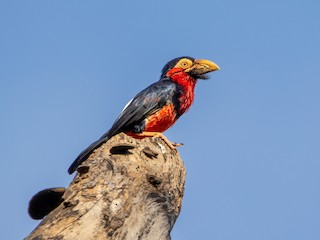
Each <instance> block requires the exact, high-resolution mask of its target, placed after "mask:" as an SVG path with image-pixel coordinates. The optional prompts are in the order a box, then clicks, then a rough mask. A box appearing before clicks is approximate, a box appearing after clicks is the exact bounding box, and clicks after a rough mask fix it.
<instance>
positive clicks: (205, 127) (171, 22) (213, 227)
mask: <svg viewBox="0 0 320 240" xmlns="http://www.w3.org/2000/svg"><path fill="white" fill-rule="evenodd" d="M319 11H320V4H319V1H315V0H314V1H312V0H310V1H308V0H307V1H295V0H290V1H289V0H283V1H281V0H280V1H279V0H269V1H254V0H242V1H236V0H225V1H215V0H207V1H195V0H193V1H190V0H184V1H177V0H175V1H174V0H171V1H170V0H162V1H141V0H136V1H131V0H130V1H129V0H123V1H102V0H96V1H81V0H72V1H71V0H70V1H40V0H38V1H34V0H30V1H14V0H12V1H6V0H4V1H1V3H0V30H1V36H0V89H1V94H0V109H1V118H0V123H1V124H0V132H1V137H0V148H1V170H2V171H1V174H0V181H1V183H2V184H1V185H2V186H1V190H2V191H1V199H0V203H1V204H0V208H1V209H0V210H1V216H0V226H1V231H0V239H9V240H10V239H22V238H23V237H24V236H26V235H28V234H29V233H30V232H31V231H32V230H33V229H34V228H35V227H36V225H37V224H38V223H39V221H34V220H31V219H30V218H29V217H28V215H27V205H28V201H29V199H30V197H31V196H32V195H33V194H35V193H36V192H37V191H39V190H42V189H44V188H47V187H58V186H68V184H69V183H70V182H71V180H72V177H73V176H70V175H68V174H67V168H68V167H69V165H70V164H71V162H72V161H73V160H74V158H75V157H76V156H77V154H78V153H79V152H81V151H82V150H83V149H84V148H85V147H87V146H88V145H89V144H90V143H91V142H93V141H94V140H96V139H97V138H98V137H100V136H101V135H102V134H103V133H104V132H105V131H106V130H108V128H109V127H110V126H111V124H112V123H113V121H114V120H115V118H116V117H117V116H118V114H119V112H120V111H121V110H122V108H123V106H124V105H125V104H126V102H127V101H128V100H129V99H131V98H132V97H133V96H134V95H135V94H136V93H137V92H139V91H140V90H142V89H143V88H145V87H146V86H148V85H149V84H151V83H153V82H154V81H156V80H158V78H159V75H160V70H161V69H162V67H163V66H164V64H165V63H166V62H167V61H169V60H171V59H172V58H175V57H178V56H183V55H189V56H192V57H195V58H206V59H210V60H213V61H215V62H216V63H218V64H219V65H220V67H221V71H218V72H214V73H213V74H211V76H212V77H211V79H210V80H208V81H201V82H199V83H198V85H197V88H196V99H195V103H194V105H193V107H192V108H191V110H190V111H189V112H188V113H187V114H185V115H184V116H182V117H181V118H180V120H179V121H178V122H177V123H176V125H175V126H174V127H173V128H171V129H170V130H168V131H167V132H166V136H167V137H168V138H169V139H170V140H172V141H176V142H183V143H184V144H185V146H184V147H182V148H179V151H180V153H181V156H182V158H183V160H184V162H185V165H186V168H187V181H186V189H185V197H184V200H183V208H182V212H181V214H180V217H179V218H178V221H177V223H176V225H175V226H174V230H173V233H172V239H173V240H196V239H212V240H234V239H237V240H270V239H272V240H283V239H290V240H301V239H308V240H318V239H320V174H319V171H320V144H319V143H320V125H319V122H320V107H319V104H320V94H319V92H320V74H319V69H320V44H319V43H320V14H319Z"/></svg>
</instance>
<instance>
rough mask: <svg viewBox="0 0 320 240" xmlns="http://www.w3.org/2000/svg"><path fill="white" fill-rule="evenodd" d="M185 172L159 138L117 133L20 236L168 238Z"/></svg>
mask: <svg viewBox="0 0 320 240" xmlns="http://www.w3.org/2000/svg"><path fill="white" fill-rule="evenodd" d="M185 174H186V172H185V168H184V165H183V162H182V160H181V159H180V156H179V153H178V152H177V151H176V150H171V149H170V148H169V147H168V146H167V145H166V144H165V143H164V141H162V140H161V139H151V138H145V139H142V140H137V139H134V138H131V137H129V136H127V135H125V134H119V135H117V136H115V137H113V138H111V139H110V140H109V141H108V142H107V143H105V144H103V145H102V146H101V147H100V148H98V149H96V150H95V151H94V152H93V153H92V154H91V156H90V157H89V158H88V159H87V160H86V161H85V162H84V163H83V164H82V165H81V166H80V167H79V168H78V169H77V174H76V176H75V177H74V179H73V181H72V182H71V184H70V185H69V187H68V188H67V189H66V191H65V193H64V195H63V199H62V200H63V202H62V203H61V204H60V205H59V206H58V207H57V208H55V209H54V210H53V211H52V212H50V213H49V214H48V215H47V216H46V217H45V218H44V219H43V220H42V222H41V223H40V224H39V225H38V227H37V228H36V229H35V230H34V231H33V232H32V233H31V234H30V235H29V236H27V237H26V238H25V239H27V240H30V239H37V240H40V239H66V240H67V239H72V240H74V239H86V240H90V239H95V240H99V239H101V240H102V239H108V240H120V239H121V240H136V239H137V240H138V239H139V240H168V239H170V231H171V229H172V227H173V225H174V223H175V221H176V219H177V217H178V215H179V213H180V209H181V202H182V198H183V192H184V182H185Z"/></svg>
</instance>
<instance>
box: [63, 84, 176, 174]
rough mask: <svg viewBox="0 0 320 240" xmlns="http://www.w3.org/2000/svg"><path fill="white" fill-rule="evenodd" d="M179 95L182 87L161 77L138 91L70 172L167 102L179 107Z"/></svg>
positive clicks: (72, 165)
mask: <svg viewBox="0 0 320 240" xmlns="http://www.w3.org/2000/svg"><path fill="white" fill-rule="evenodd" d="M179 96H180V87H179V86H178V85H177V84H176V83H174V82H172V81H171V80H170V79H161V81H158V82H155V83H153V84H152V85H150V86H149V87H147V88H146V89H144V90H143V91H141V92H140V93H138V94H137V95H136V96H135V97H134V98H133V99H132V100H131V101H130V102H129V103H128V104H127V106H126V107H125V108H124V109H123V110H122V112H121V114H120V115H119V117H118V118H117V119H116V121H115V122H114V124H113V125H112V127H111V129H110V130H109V131H108V132H106V133H105V134H103V135H102V136H101V138H100V139H98V140H97V141H95V142H94V143H92V144H91V145H90V146H89V147H87V148H86V149H85V150H83V151H82V152H81V153H80V154H79V156H78V157H77V158H76V159H75V160H74V161H73V163H72V164H71V166H70V167H69V169H68V172H69V173H70V174H71V173H73V172H74V171H75V170H76V168H77V167H78V166H79V165H80V164H81V163H82V162H83V161H85V160H86V159H87V158H88V157H89V156H90V154H91V153H92V152H93V151H94V150H95V149H96V148H98V147H100V146H101V145H102V144H103V143H105V142H107V141H108V140H109V138H111V137H112V136H114V135H116V134H118V133H120V132H123V131H135V130H136V129H135V127H136V126H140V125H141V124H143V122H144V120H145V119H146V118H147V117H148V116H150V115H152V114H153V113H155V112H157V111H158V110H160V109H161V108H162V107H163V106H165V105H166V104H169V103H174V104H175V106H176V107H179V101H178V98H179Z"/></svg>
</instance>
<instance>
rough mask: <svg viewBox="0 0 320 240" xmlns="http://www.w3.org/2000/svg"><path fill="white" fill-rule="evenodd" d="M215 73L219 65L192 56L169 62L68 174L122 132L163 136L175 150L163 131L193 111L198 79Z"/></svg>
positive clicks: (130, 102)
mask: <svg viewBox="0 0 320 240" xmlns="http://www.w3.org/2000/svg"><path fill="white" fill-rule="evenodd" d="M215 70H219V66H218V65H217V64H215V63H214V62H211V61H209V60H203V59H201V60H196V59H194V58H192V57H179V58H175V59H173V60H171V61H170V62H168V63H167V64H166V65H165V66H164V68H163V69H162V74H161V76H160V80H159V81H157V82H155V83H153V84H151V85H150V86H149V87H147V88H146V89H144V90H142V91H141V92H140V93H138V94H137V95H136V96H135V97H134V98H133V99H132V100H131V101H129V103H128V104H127V105H126V106H125V107H124V109H123V110H122V112H121V113H120V115H119V117H118V118H117V119H116V121H115V122H114V124H113V125H112V127H111V128H110V130H109V131H108V132H106V133H105V134H104V135H103V136H102V137H101V138H100V139H98V140H97V141H95V142H94V143H92V144H91V145H90V146H89V147H87V148H86V149H85V150H83V151H82V152H81V153H80V154H79V156H78V157H77V158H76V159H75V161H74V162H73V163H72V164H71V166H70V167H69V169H68V172H69V173H70V174H71V173H73V172H74V171H75V170H76V168H77V167H78V166H79V165H80V164H81V163H82V162H83V161H85V160H86V159H87V158H88V157H89V155H90V154H91V153H92V152H93V151H94V150H95V149H96V148H98V147H99V146H101V145H102V144H103V143H105V142H107V141H108V139H110V138H111V137H112V136H114V135H116V134H118V133H120V132H124V133H126V134H128V135H130V136H133V137H135V138H144V137H161V138H162V139H163V140H165V141H166V142H167V143H168V145H169V146H170V147H171V148H174V146H173V145H172V144H171V143H170V142H169V141H168V140H167V139H166V138H165V137H164V136H163V135H162V132H164V131H166V130H167V129H168V128H169V127H171V126H172V125H173V124H174V123H175V122H176V121H177V120H178V118H179V117H180V116H181V115H182V114H183V113H185V112H186V111H187V110H188V109H189V108H190V106H191V104H192V103H193V100H194V88H195V86H196V83H197V80H198V79H208V76H207V75H206V74H207V73H209V72H213V71H215Z"/></svg>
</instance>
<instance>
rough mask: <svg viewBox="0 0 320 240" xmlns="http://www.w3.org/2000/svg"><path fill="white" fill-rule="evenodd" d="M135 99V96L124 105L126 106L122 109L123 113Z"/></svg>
mask: <svg viewBox="0 0 320 240" xmlns="http://www.w3.org/2000/svg"><path fill="white" fill-rule="evenodd" d="M132 101H133V98H132V99H131V100H130V101H129V102H128V103H127V104H126V105H125V106H124V108H123V109H122V111H121V113H123V111H124V110H125V109H126V108H127V107H128V106H129V105H130V103H131V102H132Z"/></svg>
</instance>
